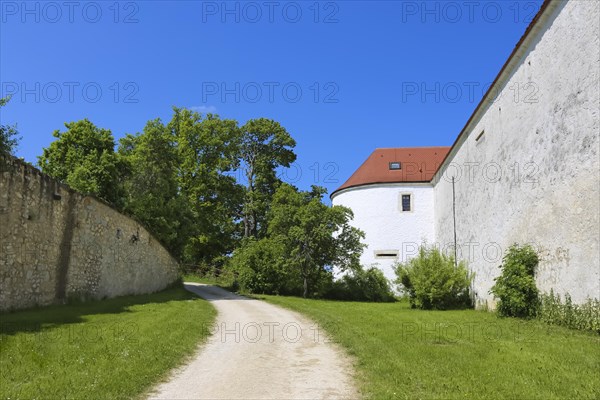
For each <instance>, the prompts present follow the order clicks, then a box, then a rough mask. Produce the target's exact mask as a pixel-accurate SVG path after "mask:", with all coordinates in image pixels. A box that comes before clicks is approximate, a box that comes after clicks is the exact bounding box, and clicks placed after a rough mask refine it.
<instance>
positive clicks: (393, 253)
mask: <svg viewBox="0 0 600 400" xmlns="http://www.w3.org/2000/svg"><path fill="white" fill-rule="evenodd" d="M375 258H398V250H377V251H375Z"/></svg>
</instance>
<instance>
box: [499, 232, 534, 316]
mask: <svg viewBox="0 0 600 400" xmlns="http://www.w3.org/2000/svg"><path fill="white" fill-rule="evenodd" d="M538 262H539V259H538V256H537V254H536V252H535V251H534V250H533V248H532V247H531V246H529V245H525V246H518V245H516V244H514V245H512V246H511V247H510V248H509V250H508V253H507V254H506V255H505V256H504V259H503V262H502V265H501V266H500V268H501V269H502V273H501V274H500V276H498V277H497V278H496V279H495V281H496V283H495V285H494V286H492V289H491V290H490V293H492V294H493V295H494V296H495V297H496V298H498V299H499V301H498V304H497V311H498V314H499V315H501V316H506V317H520V318H531V317H534V316H535V315H536V313H537V311H538V308H539V298H538V289H537V287H536V285H535V279H534V274H535V269H536V268H537V265H538Z"/></svg>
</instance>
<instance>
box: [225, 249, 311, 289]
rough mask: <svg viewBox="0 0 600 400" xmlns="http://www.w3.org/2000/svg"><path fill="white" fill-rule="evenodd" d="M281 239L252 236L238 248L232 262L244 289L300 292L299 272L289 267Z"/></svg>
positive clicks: (241, 287)
mask: <svg viewBox="0 0 600 400" xmlns="http://www.w3.org/2000/svg"><path fill="white" fill-rule="evenodd" d="M279 239H280V238H276V239H271V238H262V239H253V238H249V239H246V240H245V241H244V242H243V245H242V246H240V247H239V248H238V249H237V250H236V251H235V253H234V255H233V257H232V259H231V261H230V265H231V267H232V269H233V270H234V271H235V274H236V276H237V281H238V283H239V285H240V289H241V290H242V291H243V292H248V293H261V294H265V293H267V294H291V295H298V294H300V293H301V285H300V282H301V281H300V277H299V274H298V273H297V271H294V270H292V269H290V268H286V254H285V245H284V243H283V242H282V241H281V240H279Z"/></svg>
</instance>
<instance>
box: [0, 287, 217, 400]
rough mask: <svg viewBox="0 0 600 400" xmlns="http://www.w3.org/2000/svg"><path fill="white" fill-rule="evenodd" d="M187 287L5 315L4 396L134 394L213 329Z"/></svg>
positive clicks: (1, 324)
mask: <svg viewBox="0 0 600 400" xmlns="http://www.w3.org/2000/svg"><path fill="white" fill-rule="evenodd" d="M215 315H216V312H215V310H214V308H213V307H212V306H211V305H210V304H209V303H208V302H206V301H204V300H201V299H199V298H197V297H196V296H194V295H193V294H191V293H189V292H187V291H185V290H184V289H182V288H175V289H169V290H166V291H163V292H160V293H155V294H151V295H142V296H128V297H120V298H115V299H110V300H103V301H95V302H87V303H80V304H73V305H65V306H52V307H47V308H40V309H34V310H27V311H20V312H14V313H9V314H1V315H0V398H1V399H9V398H10V399H21V398H41V399H60V398H74V399H79V398H88V399H113V398H116V399H123V398H132V397H133V398H135V397H138V396H140V395H141V394H143V393H144V392H145V391H146V390H147V389H148V388H150V387H151V386H152V385H153V384H155V383H156V382H157V381H159V380H160V379H161V377H164V376H165V374H166V373H167V371H169V370H170V369H171V368H173V367H175V366H177V365H178V364H180V363H181V362H182V361H183V360H184V359H185V356H186V354H188V353H189V352H191V351H193V350H194V349H195V348H196V346H197V345H198V343H199V342H201V341H202V340H203V338H204V337H206V336H207V332H208V329H204V328H206V327H207V326H208V324H209V323H211V322H212V320H213V319H214V317H215Z"/></svg>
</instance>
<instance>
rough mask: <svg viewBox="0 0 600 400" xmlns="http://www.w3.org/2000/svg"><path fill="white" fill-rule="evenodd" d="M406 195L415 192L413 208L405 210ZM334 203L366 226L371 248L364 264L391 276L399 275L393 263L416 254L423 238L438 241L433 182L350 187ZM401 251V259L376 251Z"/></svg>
mask: <svg viewBox="0 0 600 400" xmlns="http://www.w3.org/2000/svg"><path fill="white" fill-rule="evenodd" d="M402 194H411V196H412V207H411V208H412V211H409V212H406V211H404V212H403V211H401V210H402V207H401V199H402V197H401V196H402ZM332 203H333V205H342V206H346V207H349V208H350V209H352V211H353V212H354V219H353V221H352V225H353V226H355V227H358V228H360V229H362V230H363V231H364V232H365V235H366V238H365V240H364V242H365V243H366V244H368V247H367V248H366V249H365V250H364V252H363V254H362V257H361V263H362V265H364V266H370V265H373V264H378V267H379V268H381V269H382V270H383V272H384V274H385V276H386V277H387V278H388V279H391V280H394V279H395V278H396V276H395V274H394V270H393V268H392V266H393V264H394V263H395V262H397V261H399V260H400V261H403V260H406V259H408V258H410V257H411V256H413V255H415V254H416V252H417V249H418V246H419V245H420V244H421V243H422V242H423V241H428V242H430V243H431V242H433V240H434V237H435V235H434V219H433V213H434V204H433V187H432V186H431V185H430V184H401V183H387V184H378V185H368V186H361V187H356V188H349V189H344V190H341V191H339V192H337V193H334V195H333V196H332ZM380 250H394V251H398V253H399V257H398V259H389V258H384V259H382V258H377V257H376V256H375V252H376V251H380Z"/></svg>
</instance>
